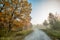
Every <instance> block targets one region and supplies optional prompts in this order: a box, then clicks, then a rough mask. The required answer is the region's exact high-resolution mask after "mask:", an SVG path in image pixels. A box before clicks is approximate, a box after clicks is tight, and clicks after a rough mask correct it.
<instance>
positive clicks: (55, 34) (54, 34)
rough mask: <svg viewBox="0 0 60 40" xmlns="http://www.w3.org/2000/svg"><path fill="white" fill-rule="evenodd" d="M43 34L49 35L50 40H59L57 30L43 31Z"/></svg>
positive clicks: (59, 34)
mask: <svg viewBox="0 0 60 40" xmlns="http://www.w3.org/2000/svg"><path fill="white" fill-rule="evenodd" d="M43 31H44V32H45V33H47V35H49V36H50V37H51V38H52V39H54V40H56V39H59V40H60V31H57V30H43Z"/></svg>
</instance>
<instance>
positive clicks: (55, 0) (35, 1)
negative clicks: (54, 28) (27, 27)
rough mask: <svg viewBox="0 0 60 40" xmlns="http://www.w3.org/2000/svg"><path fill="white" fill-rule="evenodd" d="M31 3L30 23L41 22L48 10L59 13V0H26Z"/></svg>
mask: <svg viewBox="0 0 60 40" xmlns="http://www.w3.org/2000/svg"><path fill="white" fill-rule="evenodd" d="M28 1H29V2H30V3H32V12H31V17H32V20H31V23H32V24H41V23H43V21H44V20H45V19H47V17H48V14H49V12H52V13H56V12H57V13H60V0H28Z"/></svg>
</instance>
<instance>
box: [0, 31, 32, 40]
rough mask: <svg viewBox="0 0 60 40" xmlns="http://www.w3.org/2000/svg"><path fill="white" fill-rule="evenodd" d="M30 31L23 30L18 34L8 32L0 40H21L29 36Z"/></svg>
mask: <svg viewBox="0 0 60 40" xmlns="http://www.w3.org/2000/svg"><path fill="white" fill-rule="evenodd" d="M31 32H32V30H23V31H18V32H10V33H8V34H7V35H6V36H4V37H0V40H23V38H24V37H25V36H27V35H28V34H30V33H31Z"/></svg>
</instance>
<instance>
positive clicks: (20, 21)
mask: <svg viewBox="0 0 60 40" xmlns="http://www.w3.org/2000/svg"><path fill="white" fill-rule="evenodd" d="M31 10H32V9H31V3H28V1H27V0H0V27H1V28H4V27H5V28H7V29H8V31H11V30H12V29H13V28H16V27H19V28H20V29H22V30H23V27H26V26H27V25H26V24H27V23H30V21H31V16H30V13H31Z"/></svg>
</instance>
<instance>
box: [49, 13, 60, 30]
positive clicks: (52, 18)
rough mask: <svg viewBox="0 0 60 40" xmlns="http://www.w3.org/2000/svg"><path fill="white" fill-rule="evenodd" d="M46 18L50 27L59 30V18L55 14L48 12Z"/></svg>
mask: <svg viewBox="0 0 60 40" xmlns="http://www.w3.org/2000/svg"><path fill="white" fill-rule="evenodd" d="M48 18H49V25H50V27H51V29H53V30H60V20H58V17H57V16H56V15H53V14H52V13H49V17H48Z"/></svg>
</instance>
